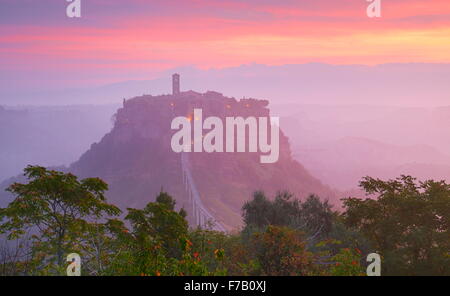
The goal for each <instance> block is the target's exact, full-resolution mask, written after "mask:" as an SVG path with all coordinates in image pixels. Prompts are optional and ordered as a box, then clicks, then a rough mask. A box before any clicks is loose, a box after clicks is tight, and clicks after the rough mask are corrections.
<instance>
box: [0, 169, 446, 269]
mask: <svg viewBox="0 0 450 296" xmlns="http://www.w3.org/2000/svg"><path fill="white" fill-rule="evenodd" d="M25 176H26V177H27V178H28V181H29V182H28V183H27V184H20V183H15V184H12V185H11V186H10V187H9V188H8V191H10V192H11V193H13V194H14V195H15V198H14V200H13V201H12V202H11V203H10V204H9V205H8V207H7V208H4V209H0V232H1V233H3V234H5V235H7V236H8V238H9V239H10V240H11V241H12V242H13V243H14V244H13V243H11V244H9V245H8V244H5V245H1V244H0V274H2V275H64V274H65V273H66V263H65V262H64V258H65V256H67V254H69V253H73V252H75V253H78V254H80V255H81V257H82V273H83V275H132V276H138V275H143V276H207V275H296V276H297V275H303V276H305V275H306V276H307V275H337V276H340V275H343V276H358V275H364V269H365V265H366V264H367V263H366V262H365V260H364V258H365V257H366V255H367V254H368V253H372V252H377V253H379V254H380V255H382V271H383V274H384V275H424V274H426V275H449V274H450V271H449V266H450V261H449V260H450V257H449V253H448V250H449V249H450V245H449V244H450V240H449V239H448V238H449V237H450V236H449V223H450V221H449V219H450V217H449V215H450V186H449V185H447V184H446V183H445V182H442V181H441V182H435V181H426V182H419V183H417V182H416V180H415V179H413V178H412V177H409V176H402V177H401V178H399V179H396V180H389V181H381V180H378V179H373V178H369V177H366V178H365V179H364V180H363V181H362V182H361V186H362V187H363V188H364V189H365V190H366V192H367V193H369V194H372V195H377V198H376V199H364V200H362V199H358V198H347V199H345V200H344V207H345V211H344V212H343V213H341V214H340V213H337V212H333V211H332V209H331V206H330V205H329V204H328V202H327V201H321V200H320V199H319V197H317V196H315V195H311V196H309V197H308V198H307V199H306V200H304V201H299V200H296V199H294V198H293V196H292V195H291V194H289V193H287V192H282V193H278V194H277V195H276V196H275V197H274V199H273V200H269V199H268V198H266V196H265V195H264V193H262V192H256V193H255V194H254V195H253V199H252V200H251V201H249V202H247V203H245V205H244V206H243V219H244V222H245V227H244V229H243V230H242V231H239V232H236V233H222V232H218V231H213V230H210V229H201V228H196V229H189V226H188V223H187V220H186V217H187V213H186V211H185V210H184V209H180V210H178V211H177V210H176V202H175V199H174V198H172V196H170V195H169V194H168V193H166V192H163V191H161V192H160V193H159V195H158V196H157V197H156V200H155V202H150V203H148V204H147V205H146V206H145V207H144V208H143V209H133V208H129V209H128V210H127V213H126V215H125V219H124V220H122V219H119V218H117V217H114V216H116V215H119V214H120V210H119V209H118V208H117V207H115V206H114V205H110V204H108V203H107V202H106V200H105V196H104V192H105V191H106V190H107V188H108V186H107V184H106V183H105V182H103V181H102V180H100V179H98V178H89V179H84V180H78V178H77V177H75V176H74V175H72V174H68V173H62V172H57V171H53V170H48V169H45V168H42V167H32V166H29V167H27V168H26V169H25Z"/></svg>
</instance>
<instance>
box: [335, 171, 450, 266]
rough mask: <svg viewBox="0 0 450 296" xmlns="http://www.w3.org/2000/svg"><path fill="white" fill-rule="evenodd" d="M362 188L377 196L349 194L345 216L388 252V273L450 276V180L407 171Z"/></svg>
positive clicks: (366, 182)
mask: <svg viewBox="0 0 450 296" xmlns="http://www.w3.org/2000/svg"><path fill="white" fill-rule="evenodd" d="M361 187H362V188H364V189H365V190H366V192H367V193H368V194H374V195H377V199H364V200H363V199H359V198H347V199H344V206H345V208H346V211H345V212H344V214H343V217H344V220H345V223H346V225H347V226H349V227H351V228H354V229H356V230H357V231H360V232H361V233H362V234H363V235H364V236H365V237H366V238H367V239H368V240H369V241H370V242H371V243H372V244H373V246H374V247H375V249H376V250H377V251H378V252H379V253H380V254H381V255H383V258H384V260H383V272H384V274H387V275H389V274H391V275H398V274H403V275H450V261H449V258H448V257H447V256H446V255H447V254H448V250H450V240H449V237H450V233H449V223H450V185H448V184H446V183H445V182H444V181H439V182H436V181H432V180H430V181H425V182H416V179H414V178H412V177H411V176H402V177H401V178H398V179H395V180H389V181H382V180H379V179H374V178H370V177H366V178H364V180H363V181H362V182H361Z"/></svg>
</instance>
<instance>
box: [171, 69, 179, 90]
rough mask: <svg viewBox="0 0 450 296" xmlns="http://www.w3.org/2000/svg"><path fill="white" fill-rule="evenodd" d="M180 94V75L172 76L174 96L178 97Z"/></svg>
mask: <svg viewBox="0 0 450 296" xmlns="http://www.w3.org/2000/svg"><path fill="white" fill-rule="evenodd" d="M179 93H180V74H178V73H175V74H173V75H172V94H173V95H178V94H179Z"/></svg>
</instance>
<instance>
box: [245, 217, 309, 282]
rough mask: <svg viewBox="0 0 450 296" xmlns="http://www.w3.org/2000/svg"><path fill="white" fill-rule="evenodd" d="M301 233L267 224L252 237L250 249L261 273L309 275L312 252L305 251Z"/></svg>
mask: <svg viewBox="0 0 450 296" xmlns="http://www.w3.org/2000/svg"><path fill="white" fill-rule="evenodd" d="M305 245H306V243H305V242H304V241H303V240H302V233H301V232H299V231H297V230H294V229H291V228H288V227H278V226H268V227H267V229H266V230H265V231H264V232H260V233H256V234H254V236H253V239H252V244H251V247H252V250H254V251H253V252H254V254H255V256H256V258H257V260H258V262H259V266H260V267H261V270H262V275H280V276H290V275H309V274H310V272H311V269H312V265H313V264H312V254H311V253H309V252H307V251H306V247H305Z"/></svg>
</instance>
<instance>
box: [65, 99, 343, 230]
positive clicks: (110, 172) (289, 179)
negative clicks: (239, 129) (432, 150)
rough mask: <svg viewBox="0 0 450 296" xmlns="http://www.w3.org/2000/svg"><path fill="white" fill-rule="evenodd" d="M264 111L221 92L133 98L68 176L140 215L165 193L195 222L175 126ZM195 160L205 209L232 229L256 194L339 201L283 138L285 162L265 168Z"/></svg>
mask: <svg viewBox="0 0 450 296" xmlns="http://www.w3.org/2000/svg"><path fill="white" fill-rule="evenodd" d="M267 105H268V102H267V101H262V100H254V99H242V100H239V101H238V100H236V99H234V98H227V97H224V96H223V95H222V94H219V93H216V92H207V93H204V94H201V93H196V92H193V91H189V92H184V93H181V94H179V95H175V96H172V95H163V96H149V95H148V96H141V97H136V98H133V99H130V100H128V101H126V102H125V103H124V106H123V107H122V108H121V109H119V110H118V112H117V114H116V120H115V124H114V128H113V129H112V131H111V132H110V133H108V134H107V135H105V136H104V137H103V139H102V140H101V141H100V142H99V143H96V144H93V145H92V146H91V148H90V149H89V150H88V151H87V152H86V153H84V154H83V155H82V157H81V158H80V159H79V160H78V161H77V162H75V163H74V164H73V165H72V166H71V167H70V168H69V170H70V171H72V172H73V173H75V174H77V175H79V176H81V177H94V176H96V177H100V178H103V179H104V180H105V181H106V182H108V183H109V184H110V190H109V191H108V199H109V200H110V201H111V202H113V203H115V204H117V205H119V206H120V207H122V208H125V207H138V208H140V207H143V206H144V205H145V204H147V203H148V202H149V201H153V200H154V198H155V196H156V194H157V193H158V192H159V191H160V190H161V188H163V189H164V190H165V191H168V192H169V193H170V194H172V195H173V196H174V197H175V198H176V200H177V201H178V205H179V206H185V207H186V209H187V210H188V213H189V214H192V213H190V212H189V211H190V209H189V208H188V207H187V204H188V200H187V196H186V194H185V191H184V187H183V181H182V180H183V179H182V172H181V157H180V154H179V153H175V152H173V151H172V149H171V146H170V142H171V137H172V135H173V134H174V132H175V131H172V130H171V128H170V127H171V121H172V119H173V118H175V117H176V116H188V115H190V114H191V113H192V111H193V109H194V108H201V109H202V110H203V116H204V118H205V117H208V116H217V117H220V118H225V117H226V116H233V117H235V116H242V117H244V118H246V117H248V116H255V117H260V116H268V115H269V109H268V108H267ZM190 159H191V165H192V172H193V175H194V179H195V182H196V185H197V187H198V190H199V192H200V195H201V198H202V200H203V203H204V204H205V205H206V207H207V208H208V210H209V211H210V212H211V213H212V214H213V215H214V216H215V218H216V219H217V220H219V221H221V222H222V223H223V224H224V225H225V226H226V227H227V228H229V229H230V228H233V227H238V226H240V225H241V207H242V205H243V204H244V202H245V201H246V200H248V199H250V198H251V195H252V193H253V192H254V191H255V190H264V191H266V192H267V193H268V194H275V193H276V192H277V191H279V190H289V191H291V192H292V193H294V194H296V196H297V197H299V198H303V197H305V196H306V195H308V194H310V193H316V194H318V195H320V196H321V197H322V198H330V199H333V198H334V193H333V192H332V191H331V190H330V189H329V188H328V187H326V186H324V185H323V184H322V183H321V182H320V181H318V180H317V179H315V178H314V177H312V176H311V175H310V174H309V173H308V172H307V171H306V170H305V169H304V167H303V166H302V165H300V164H299V163H298V162H296V161H294V160H293V159H292V157H291V151H290V148H289V142H288V139H287V137H286V136H284V134H283V133H282V132H280V157H279V160H278V162H277V163H274V164H261V163H260V159H259V153H206V152H203V153H190ZM191 216H192V215H191Z"/></svg>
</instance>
